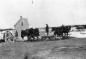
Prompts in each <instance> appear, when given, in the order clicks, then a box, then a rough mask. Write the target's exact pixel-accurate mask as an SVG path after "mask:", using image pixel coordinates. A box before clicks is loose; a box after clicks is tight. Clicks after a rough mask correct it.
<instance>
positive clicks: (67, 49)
mask: <svg viewBox="0 0 86 59" xmlns="http://www.w3.org/2000/svg"><path fill="white" fill-rule="evenodd" d="M0 59H86V38H71V39H66V40H57V41H42V42H14V43H13V42H7V43H6V44H3V45H2V46H1V47H0Z"/></svg>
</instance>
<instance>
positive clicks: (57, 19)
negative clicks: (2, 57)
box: [0, 0, 86, 28]
mask: <svg viewBox="0 0 86 59" xmlns="http://www.w3.org/2000/svg"><path fill="white" fill-rule="evenodd" d="M32 1H33V3H32ZM20 16H23V17H24V18H27V19H28V22H29V26H30V27H44V26H45V24H49V26H59V25H62V24H64V25H73V24H86V0H0V28H13V27H14V24H15V23H16V22H17V21H18V20H19V18H20Z"/></svg>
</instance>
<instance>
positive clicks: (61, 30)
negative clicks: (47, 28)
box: [21, 25, 71, 40]
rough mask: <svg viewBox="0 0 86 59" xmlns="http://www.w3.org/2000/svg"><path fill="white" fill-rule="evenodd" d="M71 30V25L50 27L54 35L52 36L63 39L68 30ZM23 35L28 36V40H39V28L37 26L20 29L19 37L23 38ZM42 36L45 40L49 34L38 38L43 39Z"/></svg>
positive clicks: (66, 35)
mask: <svg viewBox="0 0 86 59" xmlns="http://www.w3.org/2000/svg"><path fill="white" fill-rule="evenodd" d="M70 30H71V26H63V25H62V26H60V27H52V32H54V35H53V36H52V37H61V39H63V38H64V37H67V38H68V36H69V32H70ZM25 36H27V37H28V40H39V37H40V35H39V29H38V28H35V29H33V28H30V29H26V30H22V31H21V37H22V38H24V37H25ZM43 38H44V39H45V40H46V38H48V39H50V38H51V37H50V36H48V35H47V36H43V37H42V38H41V39H40V40H43Z"/></svg>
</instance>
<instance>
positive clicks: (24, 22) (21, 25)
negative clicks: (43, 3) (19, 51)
mask: <svg viewBox="0 0 86 59" xmlns="http://www.w3.org/2000/svg"><path fill="white" fill-rule="evenodd" d="M14 28H15V29H16V32H17V34H18V37H21V30H25V29H29V24H28V19H26V18H23V17H22V16H20V19H19V21H18V22H17V23H16V24H15V25H14Z"/></svg>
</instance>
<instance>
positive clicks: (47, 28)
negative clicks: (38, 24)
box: [45, 24, 49, 36]
mask: <svg viewBox="0 0 86 59" xmlns="http://www.w3.org/2000/svg"><path fill="white" fill-rule="evenodd" d="M45 31H46V33H47V36H48V35H49V26H48V24H46V28H45Z"/></svg>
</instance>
